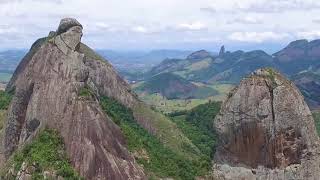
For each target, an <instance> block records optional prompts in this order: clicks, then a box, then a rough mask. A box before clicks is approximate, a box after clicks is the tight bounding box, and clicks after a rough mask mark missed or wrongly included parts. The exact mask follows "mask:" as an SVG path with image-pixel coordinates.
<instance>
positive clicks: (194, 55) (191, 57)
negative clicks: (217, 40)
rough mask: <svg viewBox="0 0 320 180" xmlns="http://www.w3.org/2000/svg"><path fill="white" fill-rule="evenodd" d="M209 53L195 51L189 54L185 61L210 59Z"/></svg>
mask: <svg viewBox="0 0 320 180" xmlns="http://www.w3.org/2000/svg"><path fill="white" fill-rule="evenodd" d="M210 56H211V55H210V53H209V52H208V51H206V50H200V51H196V52H193V53H192V54H190V55H189V56H188V57H187V59H188V60H199V59H204V58H207V57H210Z"/></svg>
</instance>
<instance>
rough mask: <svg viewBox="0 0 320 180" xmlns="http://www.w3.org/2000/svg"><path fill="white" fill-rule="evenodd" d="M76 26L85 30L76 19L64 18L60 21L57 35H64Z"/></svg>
mask: <svg viewBox="0 0 320 180" xmlns="http://www.w3.org/2000/svg"><path fill="white" fill-rule="evenodd" d="M74 26H79V27H81V29H82V28H83V27H82V25H81V24H80V23H79V22H78V21H77V20H76V19H74V18H63V19H61V21H60V24H59V27H58V30H57V34H62V33H64V32H67V31H68V30H69V29H70V28H72V27H74Z"/></svg>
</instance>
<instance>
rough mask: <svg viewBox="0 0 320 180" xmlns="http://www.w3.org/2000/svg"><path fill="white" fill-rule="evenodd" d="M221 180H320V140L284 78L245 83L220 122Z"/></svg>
mask: <svg viewBox="0 0 320 180" xmlns="http://www.w3.org/2000/svg"><path fill="white" fill-rule="evenodd" d="M214 125H215V128H216V132H217V133H218V136H219V142H218V147H217V151H216V154H215V158H214V160H215V162H216V165H215V166H214V172H215V174H216V176H217V179H237V178H238V177H242V178H243V179H270V180H271V179H279V180H285V179H317V177H319V176H320V167H319V165H320V161H319V138H318V135H317V132H316V129H315V125H314V120H313V118H312V114H311V112H310V110H309V108H308V106H307V104H306V103H305V101H304V98H303V96H302V95H301V93H300V92H299V90H298V89H297V87H296V86H295V85H294V84H293V83H292V82H290V81H289V80H287V79H286V78H285V77H284V76H282V75H281V74H280V73H279V72H277V71H275V70H273V69H270V68H265V69H258V70H256V71H255V72H254V73H252V74H251V75H250V76H249V77H247V78H244V79H243V80H242V81H241V82H240V85H239V86H238V87H237V88H235V89H234V90H233V91H232V92H231V93H230V94H229V96H228V98H227V100H226V101H225V102H224V104H223V106H222V108H221V111H220V113H219V115H218V116H216V118H215V123H214Z"/></svg>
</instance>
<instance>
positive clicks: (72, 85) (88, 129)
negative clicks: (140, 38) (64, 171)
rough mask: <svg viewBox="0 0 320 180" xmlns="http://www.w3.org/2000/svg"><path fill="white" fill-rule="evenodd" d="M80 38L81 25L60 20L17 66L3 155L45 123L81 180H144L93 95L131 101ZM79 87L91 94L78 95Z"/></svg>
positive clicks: (107, 67)
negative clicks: (54, 132)
mask: <svg viewBox="0 0 320 180" xmlns="http://www.w3.org/2000/svg"><path fill="white" fill-rule="evenodd" d="M81 37H82V26H81V24H80V23H78V22H77V21H76V20H74V19H63V20H62V21H61V23H60V26H59V28H58V30H57V33H50V37H48V38H44V39H40V40H38V41H37V42H36V43H35V44H34V45H33V46H32V48H31V50H30V52H29V53H28V54H27V55H26V57H25V58H24V59H23V60H22V62H21V63H20V65H19V66H18V68H17V70H16V71H15V73H14V75H13V78H12V79H11V81H10V83H9V84H8V86H7V91H10V90H14V92H15V93H14V96H13V99H12V102H11V105H10V107H9V109H8V116H7V122H6V125H5V132H4V138H3V139H4V140H3V143H2V146H3V149H4V155H5V159H8V158H9V157H10V156H11V155H12V153H13V152H14V151H15V150H17V148H19V147H21V146H23V145H24V144H26V143H27V142H29V141H32V139H33V138H34V137H35V136H36V134H37V133H38V132H39V131H40V130H41V129H44V128H46V127H48V128H52V129H57V130H58V131H59V133H60V134H61V136H62V137H63V139H64V142H65V145H66V152H67V154H68V156H69V158H70V161H71V163H72V165H73V167H74V168H75V170H77V171H78V172H79V174H80V175H81V176H83V177H85V178H86V179H89V180H90V179H145V174H144V172H143V169H142V168H141V167H140V166H138V165H137V163H136V162H135V161H134V158H133V156H132V155H131V154H130V153H129V152H128V150H127V149H126V143H125V139H124V136H123V134H122V133H121V130H120V128H119V127H118V126H117V125H116V124H115V123H114V122H113V121H112V120H111V118H110V117H108V116H107V115H106V114H104V112H103V111H102V110H101V108H100V105H99V99H98V97H99V96H109V97H112V98H115V99H117V100H118V101H120V102H121V103H123V104H125V105H126V106H128V107H131V106H132V105H133V104H135V103H137V102H136V101H137V100H136V99H135V98H134V95H133V94H131V93H130V89H129V87H128V85H127V84H126V82H125V81H124V80H122V79H121V78H120V77H119V76H118V75H117V73H116V72H115V70H114V69H113V68H112V66H111V65H110V64H108V63H107V62H105V61H102V60H101V59H100V57H98V56H97V55H96V54H95V53H94V52H93V51H92V50H91V49H90V48H88V47H87V46H85V45H84V44H82V43H81ZM83 88H89V89H90V90H91V91H92V93H93V95H92V97H90V98H83V97H81V96H80V92H81V90H82V89H83ZM0 149H2V148H0ZM0 154H2V153H1V152H0ZM0 159H1V158H0ZM0 164H1V163H0Z"/></svg>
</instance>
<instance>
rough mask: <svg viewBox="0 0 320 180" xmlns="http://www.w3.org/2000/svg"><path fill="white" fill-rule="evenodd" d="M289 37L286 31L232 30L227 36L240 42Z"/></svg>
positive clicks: (257, 41) (258, 41) (275, 39)
mask: <svg viewBox="0 0 320 180" xmlns="http://www.w3.org/2000/svg"><path fill="white" fill-rule="evenodd" d="M288 37H290V35H289V34H287V33H274V32H234V33H232V34H230V35H229V36H228V38H229V39H230V40H233V41H241V42H256V43H260V42H263V41H267V40H268V41H277V40H281V39H285V38H288Z"/></svg>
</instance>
